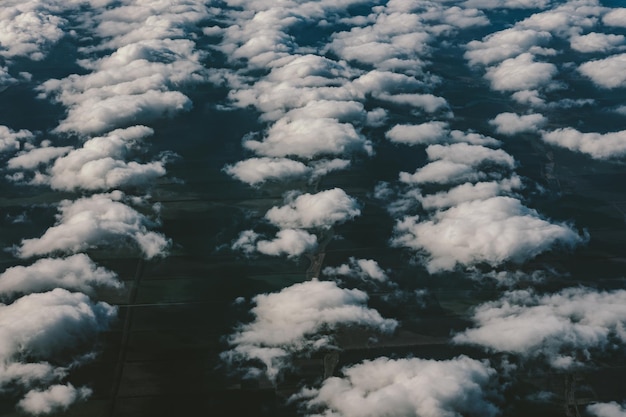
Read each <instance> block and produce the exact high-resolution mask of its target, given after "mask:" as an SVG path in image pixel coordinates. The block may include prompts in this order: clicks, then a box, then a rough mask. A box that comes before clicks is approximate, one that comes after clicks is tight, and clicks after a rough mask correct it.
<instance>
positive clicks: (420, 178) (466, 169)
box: [400, 160, 487, 184]
mask: <svg viewBox="0 0 626 417" xmlns="http://www.w3.org/2000/svg"><path fill="white" fill-rule="evenodd" d="M485 177H487V174H485V173H483V172H478V171H476V170H475V169H474V167H472V166H471V165H468V164H464V163H458V162H452V161H447V160H440V161H434V162H431V163H429V164H427V165H424V166H423V167H421V168H419V169H417V170H416V171H415V172H414V173H413V174H409V173H408V172H401V173H400V181H401V182H403V183H405V184H428V183H434V184H453V183H458V182H466V181H478V180H481V179H484V178H485Z"/></svg>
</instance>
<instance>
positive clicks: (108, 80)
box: [39, 39, 204, 134]
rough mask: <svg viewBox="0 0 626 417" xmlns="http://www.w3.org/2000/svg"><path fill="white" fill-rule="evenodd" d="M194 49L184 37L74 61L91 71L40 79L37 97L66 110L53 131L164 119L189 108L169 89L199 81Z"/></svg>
mask: <svg viewBox="0 0 626 417" xmlns="http://www.w3.org/2000/svg"><path fill="white" fill-rule="evenodd" d="M194 47H195V44H194V42H192V41H190V40H186V39H163V40H158V39H154V40H144V41H140V42H137V43H133V44H130V45H125V46H122V47H121V48H119V49H117V50H116V51H115V52H113V53H112V54H111V55H108V56H105V57H104V58H101V59H97V60H93V61H89V60H83V61H80V63H81V64H82V65H83V66H84V67H85V68H86V69H90V70H92V72H91V73H88V74H85V75H77V74H72V75H69V76H68V77H66V78H64V79H61V80H56V79H51V80H48V81H46V82H44V83H43V84H42V85H41V86H40V87H39V91H40V96H41V97H51V98H53V99H54V100H55V101H57V102H60V103H61V104H63V105H65V106H66V107H67V108H68V113H67V117H66V118H65V120H63V121H61V122H60V124H59V125H58V126H57V128H56V131H57V132H77V133H81V134H101V133H104V132H106V131H108V130H113V129H116V128H120V127H127V126H131V125H135V124H138V123H144V122H148V121H151V120H154V119H159V118H162V117H164V116H165V117H169V116H172V115H174V114H176V113H178V112H180V111H186V110H189V109H191V106H192V104H191V100H190V99H189V98H188V97H187V96H185V95H184V94H182V93H180V92H178V91H170V90H171V89H173V88H177V87H179V86H181V85H185V84H192V83H197V82H201V81H203V80H204V75H203V72H204V69H203V67H202V65H201V64H200V63H199V60H200V56H199V55H198V53H197V52H195V50H194Z"/></svg>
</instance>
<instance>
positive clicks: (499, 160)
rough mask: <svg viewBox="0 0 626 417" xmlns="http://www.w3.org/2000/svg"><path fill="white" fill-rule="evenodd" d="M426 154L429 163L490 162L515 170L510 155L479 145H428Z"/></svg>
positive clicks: (475, 164) (476, 163)
mask: <svg viewBox="0 0 626 417" xmlns="http://www.w3.org/2000/svg"><path fill="white" fill-rule="evenodd" d="M426 154H427V155H428V159H430V160H431V161H433V160H438V159H443V160H446V161H451V162H456V163H459V164H467V165H472V166H477V165H479V164H481V163H485V162H491V163H494V164H498V165H502V166H505V167H508V168H510V169H513V168H515V159H513V157H512V156H511V155H509V154H508V153H506V152H504V151H503V150H501V149H490V148H487V147H485V146H481V145H470V144H467V143H454V144H452V145H430V146H429V147H428V148H426Z"/></svg>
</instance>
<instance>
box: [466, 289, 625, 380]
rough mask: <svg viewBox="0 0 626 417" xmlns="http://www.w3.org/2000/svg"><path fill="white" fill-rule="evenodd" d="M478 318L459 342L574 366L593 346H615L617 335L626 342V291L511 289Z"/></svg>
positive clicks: (481, 310)
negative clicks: (614, 340)
mask: <svg viewBox="0 0 626 417" xmlns="http://www.w3.org/2000/svg"><path fill="white" fill-rule="evenodd" d="M473 320H474V322H475V323H476V326H475V327H474V328H470V329H468V330H466V331H464V332H462V333H459V334H457V335H456V336H455V337H454V341H455V342H457V343H469V344H474V345H480V346H484V347H485V348H488V349H489V350H494V351H500V352H512V353H517V354H520V355H523V356H526V357H543V358H545V359H546V360H547V361H548V362H549V363H550V364H551V365H552V366H554V367H556V368H569V367H571V366H574V365H577V364H578V363H579V358H581V357H587V358H589V357H590V356H591V353H590V349H593V350H602V349H604V348H607V347H609V346H610V345H611V344H612V340H613V338H616V339H617V340H619V341H621V342H622V343H623V342H624V341H626V333H625V332H624V323H625V322H626V291H624V290H617V291H611V292H600V291H596V290H592V289H587V288H568V289H565V290H562V291H560V292H559V293H556V294H546V295H539V294H536V293H534V292H532V291H527V290H518V291H511V292H507V293H505V294H504V296H503V297H502V298H501V299H499V300H496V301H491V302H487V303H485V304H482V305H480V306H478V307H477V308H476V310H475V311H474V316H473Z"/></svg>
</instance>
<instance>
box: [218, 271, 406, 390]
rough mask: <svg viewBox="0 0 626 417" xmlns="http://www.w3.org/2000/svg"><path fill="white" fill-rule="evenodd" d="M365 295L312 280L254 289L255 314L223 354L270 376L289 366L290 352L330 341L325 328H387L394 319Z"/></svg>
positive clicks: (310, 349)
mask: <svg viewBox="0 0 626 417" xmlns="http://www.w3.org/2000/svg"><path fill="white" fill-rule="evenodd" d="M367 299H368V297H367V294H366V293H364V292H363V291H360V290H357V289H352V290H350V289H343V288H339V287H338V286H337V284H336V283H334V282H327V281H317V280H313V281H307V282H303V283H300V284H295V285H292V286H290V287H287V288H284V289H283V290H281V291H280V292H278V293H272V294H260V295H257V296H256V297H254V299H253V301H254V303H255V307H254V308H252V310H251V313H252V314H253V315H254V317H255V318H254V320H253V321H252V322H250V323H248V324H244V325H241V326H240V327H239V328H238V329H237V330H236V332H235V333H233V334H232V335H231V336H230V337H229V340H228V341H229V343H230V345H231V346H232V349H231V350H229V351H227V352H224V353H223V354H222V358H223V359H225V360H227V361H229V362H234V363H248V364H249V365H250V366H251V368H250V370H249V374H250V375H251V376H252V375H256V374H259V373H263V374H265V375H266V376H267V377H268V378H269V379H271V380H275V379H276V378H277V377H278V376H279V374H280V373H281V372H282V371H284V370H285V369H286V368H288V367H289V366H290V363H291V359H292V358H293V357H294V356H296V355H301V354H305V353H310V352H313V351H317V350H319V349H322V348H327V347H330V346H332V343H333V342H332V334H330V333H329V332H328V331H329V330H333V329H336V328H337V327H339V326H363V327H368V328H372V329H374V330H376V331H379V332H392V331H393V330H394V329H395V328H396V326H397V323H396V321H395V320H391V319H385V318H383V317H382V316H381V315H380V314H379V313H378V312H377V311H375V310H372V309H369V308H367V306H366V303H367ZM321 330H326V332H324V333H321V332H320V331H321ZM259 366H261V368H260V369H259V368H258V367H259Z"/></svg>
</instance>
